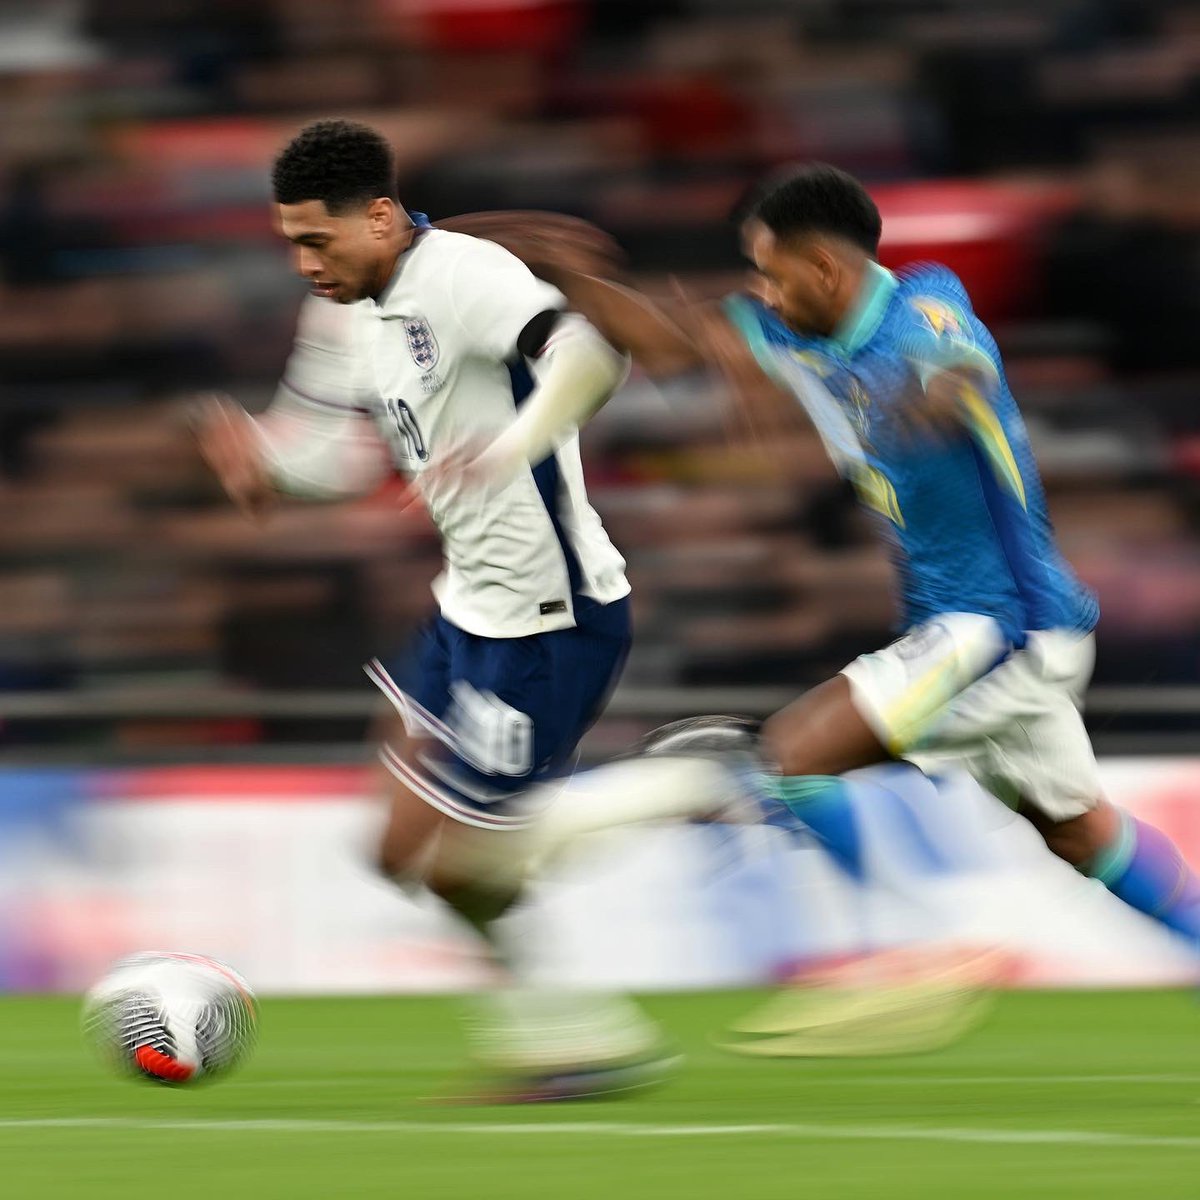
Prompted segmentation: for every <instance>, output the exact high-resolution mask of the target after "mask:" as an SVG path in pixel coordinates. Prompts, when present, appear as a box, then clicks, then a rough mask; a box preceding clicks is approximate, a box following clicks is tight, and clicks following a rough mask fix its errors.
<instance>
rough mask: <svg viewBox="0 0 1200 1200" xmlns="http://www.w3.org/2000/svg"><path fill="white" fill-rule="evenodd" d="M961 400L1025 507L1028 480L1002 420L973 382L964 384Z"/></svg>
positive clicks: (999, 470)
mask: <svg viewBox="0 0 1200 1200" xmlns="http://www.w3.org/2000/svg"><path fill="white" fill-rule="evenodd" d="M959 399H960V401H961V402H962V406H963V408H964V409H965V410H966V413H967V416H968V418H969V419H970V422H971V427H972V429H973V431H974V433H975V435H976V437H977V438H978V440H979V442H980V444H981V445H982V446H983V449H984V453H986V454H987V456H988V458H989V459H990V460H991V463H992V466H993V467H994V468H995V471H996V474H997V475H998V476H999V477H1000V479H1001V482H1003V483H1006V484H1007V485H1008V488H1009V490H1010V491H1011V492H1012V493H1013V495H1014V496H1016V498H1017V499H1018V500H1019V501H1020V502H1021V507H1022V508H1025V507H1026V504H1025V481H1024V480H1023V479H1022V478H1021V472H1020V470H1019V469H1018V468H1017V460H1016V458H1015V457H1014V456H1013V452H1012V448H1011V447H1010V446H1009V444H1008V438H1007V437H1005V436H1004V428H1003V426H1001V424H1000V419H999V418H998V417H997V416H996V414H995V412H994V411H993V409H992V406H991V405H990V404H989V403H988V402H987V401H986V400H985V399H984V398H983V396H982V394H981V393H980V391H979V389H978V388H976V387H972V386H971V385H970V384H964V385H963V388H962V391H961V392H960V393H959Z"/></svg>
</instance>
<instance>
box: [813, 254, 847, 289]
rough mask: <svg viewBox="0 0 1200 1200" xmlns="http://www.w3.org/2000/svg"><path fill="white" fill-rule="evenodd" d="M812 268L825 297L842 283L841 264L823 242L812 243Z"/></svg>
mask: <svg viewBox="0 0 1200 1200" xmlns="http://www.w3.org/2000/svg"><path fill="white" fill-rule="evenodd" d="M810 257H811V259H812V263H813V266H814V267H816V270H817V278H818V279H819V280H820V281H821V287H822V289H823V290H824V291H825V293H826V294H827V295H830V296H832V295H833V294H834V293H835V292H836V291H837V290H838V286H839V285H840V283H841V281H842V264H841V260H840V259H839V258H838V256H837V255H836V254H835V253H834V252H833V251H832V250H831V249H830V248H829V247H828V246H827V245H825V244H824V243H823V242H820V241H814V242H813V243H812V246H811V249H810Z"/></svg>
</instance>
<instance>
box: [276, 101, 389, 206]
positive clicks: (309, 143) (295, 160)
mask: <svg viewBox="0 0 1200 1200" xmlns="http://www.w3.org/2000/svg"><path fill="white" fill-rule="evenodd" d="M271 186H272V188H273V190H274V193H275V199H276V201H277V202H278V203H279V204H299V203H301V202H302V201H305V200H321V201H323V202H324V204H325V207H326V208H327V209H328V210H329V211H330V212H331V213H341V212H345V211H346V210H347V209H348V208H354V207H357V206H359V205H363V204H369V203H370V202H371V201H372V200H376V199H378V198H379V197H380V196H387V197H388V198H389V199H392V200H394V199H395V198H396V166H395V159H394V157H393V155H392V148H391V146H389V145H388V143H387V139H386V138H385V137H384V136H383V135H382V134H381V133H379V132H378V131H377V130H374V129H372V128H370V126H367V125H359V124H357V123H356V122H354V121H316V122H314V123H313V124H312V125H307V126H305V128H304V129H302V130H301V131H300V132H299V133H298V134H297V135H296V136H295V137H294V138H293V139H292V140H291V141H290V142H289V143H288V144H287V145H286V146H285V147H284V149H283V151H282V153H281V154H280V155H279V157H278V158H276V160H275V165H274V167H273V168H272V170H271Z"/></svg>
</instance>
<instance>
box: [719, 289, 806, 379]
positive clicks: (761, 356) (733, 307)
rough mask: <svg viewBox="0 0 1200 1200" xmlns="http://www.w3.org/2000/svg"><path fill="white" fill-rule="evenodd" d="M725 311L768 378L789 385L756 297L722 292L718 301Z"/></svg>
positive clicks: (766, 316) (764, 311)
mask: <svg viewBox="0 0 1200 1200" xmlns="http://www.w3.org/2000/svg"><path fill="white" fill-rule="evenodd" d="M721 307H722V308H723V309H724V311H725V315H726V316H727V317H728V318H729V322H730V324H731V325H732V326H733V327H734V329H736V330H737V331H738V333H740V334H741V335H742V340H743V341H744V342H745V343H746V345H747V347H748V348H749V350H750V353H751V354H753V355H754V361H755V362H757V363H758V365H759V366H760V367H761V368H762V370H763V371H765V372H766V374H767V375H768V376H770V378H771V379H773V380H774V381H775V382H776V383H778V384H780V385H781V386H782V387H785V388H791V387H792V386H793V382H792V380H791V379H789V378H787V377H786V376H785V374H784V373H783V371H782V370H781V367H780V362H779V356H778V354H776V352H775V351H774V350H773V349H772V347H771V342H770V340H769V338H768V337H767V329H766V321H767V319H768V314H767V312H766V310H765V309H764V308H763V307H762V305H760V304H759V303H758V302H757V301H756V300H753V299H751V298H750V297H749V296H746V295H743V294H742V293H740V292H735V293H734V294H733V295H730V296H726V297H725V299H724V300H723V301H722V302H721Z"/></svg>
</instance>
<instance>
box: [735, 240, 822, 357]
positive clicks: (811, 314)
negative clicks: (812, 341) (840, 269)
mask: <svg viewBox="0 0 1200 1200" xmlns="http://www.w3.org/2000/svg"><path fill="white" fill-rule="evenodd" d="M742 244H743V248H744V249H745V252H746V255H747V257H748V258H749V259H750V260H751V261H752V262H753V263H754V265H755V267H757V268H758V273H759V275H760V277H761V279H762V288H761V291H762V299H763V300H764V301H765V302H766V303H767V304H768V305H769V306H770V307H771V308H773V309H774V310H775V311H776V312H777V313H778V314H779V316H780V317H781V318H782V319H783V320H784V321H785V322H786V323H787V324H788V325H789V326H790V327H791V328H792V329H794V330H796V331H797V332H798V333H816V334H821V335H822V336H824V335H826V334H829V333H832V332H833V330H834V328H835V327H836V325H837V319H836V315H835V304H834V296H835V294H836V290H837V280H836V278H834V277H832V275H831V262H830V255H829V254H828V252H827V251H825V250H824V249H823V248H822V247H821V246H820V245H819V244H818V243H816V242H814V241H812V240H810V239H807V238H800V239H797V240H794V241H787V242H781V241H780V240H779V239H778V238H777V237H776V236H775V234H774V233H773V232H772V231H771V230H770V229H768V228H767V226H766V225H764V224H763V223H762V222H761V221H751V222H749V223H748V224H747V225H746V227H745V228H744V229H743V231H742Z"/></svg>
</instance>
